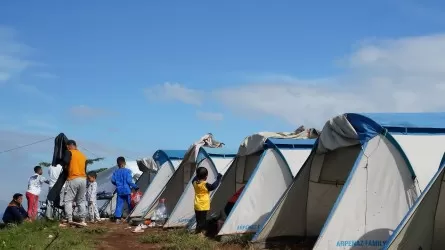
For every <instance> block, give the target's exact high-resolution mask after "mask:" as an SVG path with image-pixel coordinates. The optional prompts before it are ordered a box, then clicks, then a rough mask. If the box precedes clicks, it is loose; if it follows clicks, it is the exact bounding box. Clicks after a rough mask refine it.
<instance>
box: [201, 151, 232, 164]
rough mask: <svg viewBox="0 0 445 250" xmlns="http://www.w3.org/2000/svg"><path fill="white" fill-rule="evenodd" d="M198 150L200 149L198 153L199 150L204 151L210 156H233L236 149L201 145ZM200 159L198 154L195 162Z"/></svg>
mask: <svg viewBox="0 0 445 250" xmlns="http://www.w3.org/2000/svg"><path fill="white" fill-rule="evenodd" d="M199 150H200V153H201V151H204V152H205V154H207V155H208V156H210V157H219V158H226V157H230V158H233V157H235V156H236V151H234V150H230V149H225V148H208V147H201V148H200V149H199ZM201 160H202V157H200V156H199V154H198V158H197V159H196V162H201Z"/></svg>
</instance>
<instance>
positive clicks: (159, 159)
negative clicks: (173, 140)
mask: <svg viewBox="0 0 445 250" xmlns="http://www.w3.org/2000/svg"><path fill="white" fill-rule="evenodd" d="M185 152H186V151H185V150H162V149H160V150H157V151H156V152H155V153H154V154H153V160H154V161H155V162H156V164H158V166H159V167H160V166H162V165H163V164H164V163H165V162H167V161H171V160H181V159H183V158H184V155H185ZM170 163H171V162H170ZM172 166H173V164H172Z"/></svg>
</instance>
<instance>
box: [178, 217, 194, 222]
mask: <svg viewBox="0 0 445 250" xmlns="http://www.w3.org/2000/svg"><path fill="white" fill-rule="evenodd" d="M190 221H192V219H190V218H183V219H179V220H178V223H189V222H190Z"/></svg>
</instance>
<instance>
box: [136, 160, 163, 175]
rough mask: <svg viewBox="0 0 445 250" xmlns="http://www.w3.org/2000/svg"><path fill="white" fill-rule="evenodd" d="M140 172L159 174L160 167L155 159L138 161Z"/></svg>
mask: <svg viewBox="0 0 445 250" xmlns="http://www.w3.org/2000/svg"><path fill="white" fill-rule="evenodd" d="M136 163H137V165H138V168H139V171H141V172H147V171H152V172H157V171H158V165H157V164H156V162H155V160H153V158H151V157H149V158H142V159H140V160H137V161H136Z"/></svg>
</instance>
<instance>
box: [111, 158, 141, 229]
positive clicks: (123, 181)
mask: <svg viewBox="0 0 445 250" xmlns="http://www.w3.org/2000/svg"><path fill="white" fill-rule="evenodd" d="M125 165H126V162H125V158H124V157H122V156H120V157H118V158H117V166H118V167H119V168H118V169H116V171H114V173H113V176H112V177H111V183H113V185H115V186H116V195H117V197H116V198H117V199H116V200H117V201H116V210H115V211H114V217H115V218H116V222H117V223H120V220H121V218H122V213H123V209H124V202H125V203H127V206H128V209H131V190H132V189H134V190H138V189H139V188H138V186H136V184H134V182H133V176H132V173H131V170H130V169H128V168H125Z"/></svg>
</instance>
